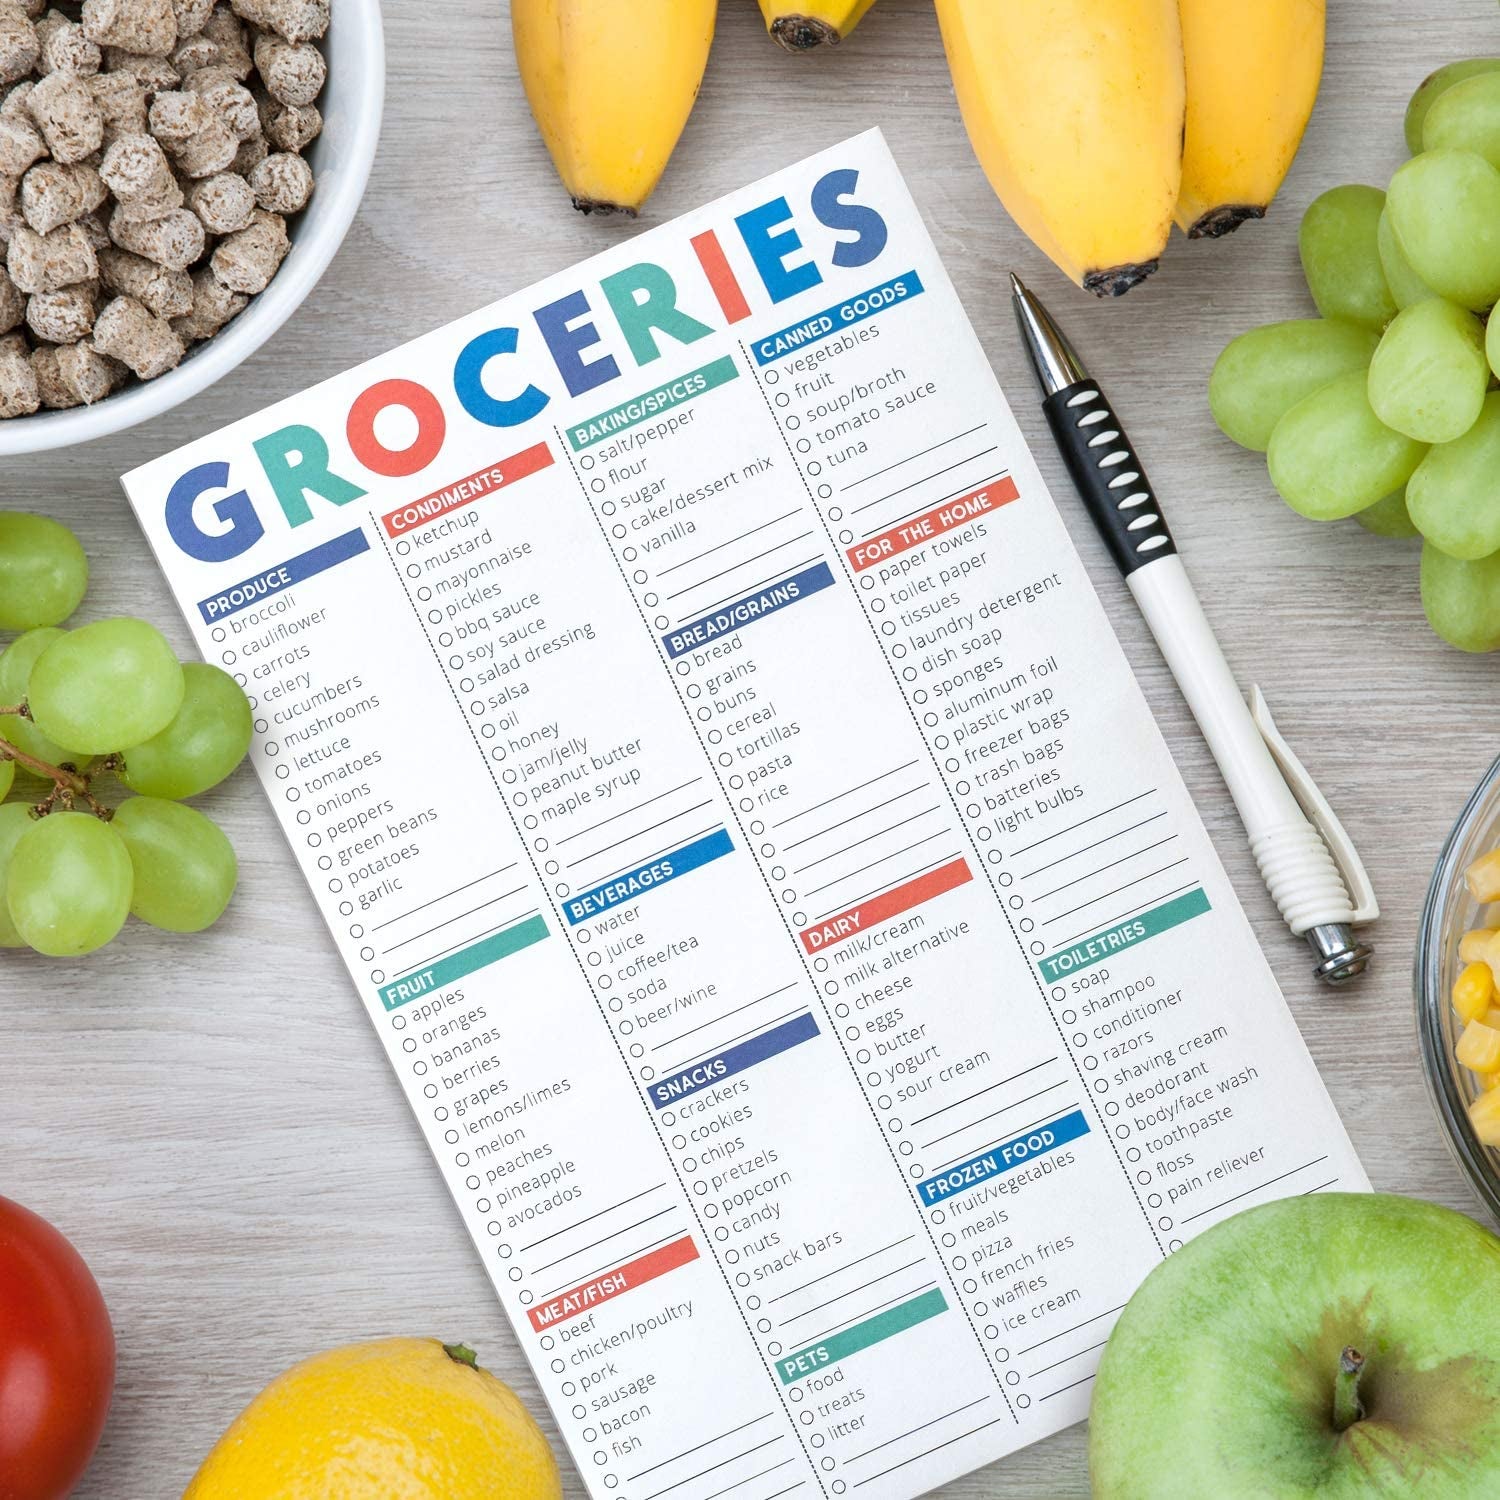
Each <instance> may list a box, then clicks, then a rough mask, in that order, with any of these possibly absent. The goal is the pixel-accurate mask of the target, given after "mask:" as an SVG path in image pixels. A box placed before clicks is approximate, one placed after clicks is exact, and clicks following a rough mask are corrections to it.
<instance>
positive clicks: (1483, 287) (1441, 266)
mask: <svg viewBox="0 0 1500 1500" xmlns="http://www.w3.org/2000/svg"><path fill="white" fill-rule="evenodd" d="M1406 140H1407V144H1408V146H1409V147H1410V149H1411V151H1412V153H1413V154H1412V159H1411V160H1410V161H1408V162H1407V163H1406V164H1405V165H1404V166H1402V167H1401V168H1400V169H1399V170H1398V171H1397V172H1396V174H1395V176H1394V177H1392V179H1391V182H1390V187H1389V190H1388V191H1387V192H1384V193H1382V192H1381V191H1380V190H1379V189H1378V188H1373V187H1361V186H1347V187H1336V188H1333V189H1331V190H1330V191H1329V192H1326V193H1324V194H1323V195H1322V197H1320V198H1318V199H1316V200H1315V201H1314V202H1313V203H1312V205H1311V206H1310V207H1309V208H1308V210H1307V213H1306V215H1305V217H1304V218H1303V220H1302V229H1301V234H1300V238H1299V244H1300V249H1301V254H1302V268H1303V272H1304V273H1305V275H1306V277H1307V284H1308V288H1309V289H1310V290H1311V292H1312V297H1313V301H1314V302H1315V303H1316V304H1317V309H1318V312H1319V313H1320V314H1321V316H1320V317H1318V318H1308V319H1297V320H1294V321H1292V322H1288V323H1273V324H1271V325H1269V326H1267V327H1265V328H1257V329H1253V330H1252V331H1251V332H1249V333H1246V334H1242V335H1241V336H1240V337H1239V338H1237V339H1235V340H1234V341H1233V342H1232V343H1231V344H1230V345H1229V346H1228V347H1227V348H1226V349H1225V350H1224V352H1223V354H1221V355H1220V356H1219V360H1218V363H1217V364H1216V365H1215V366H1214V372H1213V376H1212V378H1211V379H1210V381H1209V404H1210V405H1211V407H1212V408H1213V414H1214V418H1215V420H1216V421H1217V422H1218V424H1219V426H1220V427H1221V428H1222V429H1223V430H1224V432H1225V433H1226V434H1227V435H1228V436H1229V437H1231V438H1233V439H1234V441H1235V442H1237V443H1240V444H1241V445H1243V446H1244V447H1246V448H1253V449H1256V450H1257V451H1259V452H1263V453H1265V454H1266V459H1267V464H1268V466H1269V469H1270V474H1271V482H1272V483H1273V484H1274V485H1275V487H1276V489H1277V490H1278V491H1279V492H1280V494H1281V496H1282V498H1283V499H1284V500H1285V501H1286V502H1287V504H1288V505H1290V506H1291V507H1292V509H1293V510H1295V511H1297V512H1299V513H1300V514H1302V515H1304V516H1308V517H1310V518H1311V519H1313V520H1316V521H1334V520H1339V519H1341V518H1343V517H1345V516H1353V517H1355V519H1356V520H1358V521H1359V522H1360V523H1361V524H1362V525H1363V526H1365V527H1366V529H1368V530H1370V531H1373V532H1375V533H1376V534H1378V535H1380V536H1389V537H1415V536H1421V537H1422V539H1423V543H1422V603H1423V605H1424V607H1425V609H1426V611H1427V618H1428V621H1429V622H1430V623H1431V625H1432V628H1433V629H1434V630H1435V631H1436V632H1437V633H1438V634H1439V635H1440V636H1441V637H1442V638H1443V639H1444V640H1445V641H1448V642H1450V643H1451V644H1453V645H1455V646H1458V647H1460V648H1461V649H1462V650H1465V651H1495V650H1500V390H1496V389H1492V387H1493V386H1494V384H1495V381H1494V379H1493V377H1494V376H1495V375H1496V374H1500V318H1497V317H1494V316H1492V312H1493V309H1494V307H1495V304H1496V302H1497V301H1500V58H1497V57H1481V58H1471V59H1468V60H1466V61H1463V62H1457V63H1450V64H1449V65H1448V66H1447V67H1445V68H1441V69H1439V70H1438V71H1437V72H1436V73H1434V74H1433V75H1432V76H1431V77H1430V78H1428V79H1427V80H1426V82H1424V83H1423V84H1422V86H1421V87H1420V88H1419V89H1418V90H1417V92H1416V93H1415V94H1414V95H1413V96H1412V100H1411V103H1410V104H1409V105H1408V107H1407V111H1406Z"/></svg>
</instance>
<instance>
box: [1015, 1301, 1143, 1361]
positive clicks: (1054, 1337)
mask: <svg viewBox="0 0 1500 1500" xmlns="http://www.w3.org/2000/svg"><path fill="white" fill-rule="evenodd" d="M1124 1306H1125V1304H1124V1303H1123V1302H1122V1303H1121V1304H1120V1306H1119V1307H1106V1308H1105V1309H1104V1311H1103V1312H1101V1313H1095V1314H1094V1316H1093V1317H1092V1318H1085V1319H1084V1320H1083V1322H1081V1323H1075V1324H1074V1325H1073V1326H1072V1327H1071V1328H1064V1329H1063V1331H1062V1332H1061V1333H1050V1334H1048V1335H1047V1337H1046V1338H1044V1339H1038V1340H1037V1341H1036V1343H1034V1344H1028V1345H1027V1346H1026V1347H1025V1348H1024V1349H1017V1350H1016V1353H1017V1355H1021V1354H1032V1353H1035V1351H1036V1350H1038V1349H1042V1348H1045V1347H1046V1346H1047V1345H1048V1344H1055V1343H1056V1342H1057V1341H1058V1339H1065V1338H1067V1336H1068V1335H1069V1334H1070V1333H1077V1332H1078V1330H1079V1329H1080V1328H1087V1327H1088V1326H1089V1324H1090V1323H1097V1322H1098V1321H1099V1319H1100V1318H1107V1317H1109V1315H1110V1314H1111V1313H1117V1312H1119V1311H1120V1310H1121V1308H1123V1307H1124Z"/></svg>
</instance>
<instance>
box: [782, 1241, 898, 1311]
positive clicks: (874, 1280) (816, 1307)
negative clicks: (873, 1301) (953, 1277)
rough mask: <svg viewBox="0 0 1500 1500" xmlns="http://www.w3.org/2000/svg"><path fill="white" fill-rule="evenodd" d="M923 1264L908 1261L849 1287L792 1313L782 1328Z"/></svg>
mask: <svg viewBox="0 0 1500 1500" xmlns="http://www.w3.org/2000/svg"><path fill="white" fill-rule="evenodd" d="M924 1263H925V1257H923V1256H920V1255H919V1256H918V1257H917V1258H916V1260H909V1261H907V1263H906V1264H905V1265H904V1266H897V1267H896V1268H895V1269H894V1270H891V1271H882V1272H881V1273H880V1275H879V1276H873V1277H871V1278H870V1280H869V1281H862V1282H860V1284H859V1285H858V1286H851V1287H850V1288H849V1290H848V1291H847V1292H840V1293H839V1294H838V1296H836V1297H830V1298H829V1299H828V1300H827V1301H826V1302H814V1303H813V1305H812V1306H811V1307H804V1308H803V1309H802V1311H801V1312H799V1313H793V1314H792V1315H791V1317H789V1318H785V1319H783V1320H782V1323H781V1326H782V1327H783V1328H790V1327H791V1326H792V1324H793V1323H795V1322H797V1321H798V1320H799V1319H801V1318H810V1317H811V1316H812V1315H813V1314H814V1313H815V1312H822V1311H823V1309H824V1308H825V1307H832V1306H833V1305H834V1303H835V1302H842V1301H843V1300H844V1298H845V1297H852V1296H854V1295H855V1293H856V1292H863V1291H867V1290H868V1289H869V1288H870V1287H872V1286H879V1285H880V1283H881V1282H882V1281H886V1280H889V1278H890V1277H892V1276H899V1275H900V1274H901V1273H902V1272H903V1271H910V1270H913V1269H915V1268H916V1267H917V1266H920V1265H923V1264H924Z"/></svg>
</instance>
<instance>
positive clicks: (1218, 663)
mask: <svg viewBox="0 0 1500 1500" xmlns="http://www.w3.org/2000/svg"><path fill="white" fill-rule="evenodd" d="M1125 581H1126V583H1127V584H1129V586H1130V591H1131V593H1132V594H1134V595H1135V600H1136V603H1137V604H1138V605H1139V606H1140V610H1141V613H1142V614H1143V615H1145V617H1146V622H1147V624H1148V625H1150V627H1151V633H1152V635H1154V636H1155V637H1156V643H1157V645H1158V646H1159V647H1160V648H1161V653H1162V655H1163V656H1164V657H1165V658H1166V661H1167V665H1168V666H1169V667H1171V669H1172V675H1173V676H1174V677H1175V678H1176V679H1177V685H1178V687H1179V688H1181V690H1182V696H1183V697H1184V698H1185V699H1186V700H1187V704H1188V707H1189V708H1190V709H1192V711H1193V717H1194V718H1195V719H1196V720H1197V721H1198V727H1199V729H1201V730H1202V732H1203V738H1204V739H1205V740H1207V741H1208V747H1209V749H1210V750H1211V751H1212V752H1213V757H1214V759H1215V760H1216V761H1217V762H1218V765H1219V770H1220V771H1221V772H1222V773H1223V776H1224V781H1225V784H1226V785H1227V786H1228V788H1229V793H1230V795H1231V796H1232V797H1233V798H1234V805H1235V807H1236V808H1238V810H1239V814H1240V820H1241V822H1243V823H1244V825H1245V832H1246V833H1247V834H1248V835H1249V839H1250V848H1251V850H1252V852H1253V853H1254V855H1255V861H1256V864H1257V865H1258V866H1259V867H1260V872H1261V876H1262V878H1263V879H1264V880H1265V882H1266V886H1267V887H1268V889H1269V890H1270V892H1271V895H1272V898H1273V899H1274V900H1275V902H1276V905H1277V907H1278V908H1279V909H1280V911H1281V914H1282V916H1283V917H1284V918H1285V919H1286V922H1287V925H1288V926H1289V927H1290V928H1291V929H1292V931H1293V932H1294V933H1296V934H1297V935H1298V936H1301V935H1302V934H1303V933H1304V932H1306V931H1308V929H1309V928H1312V927H1320V926H1324V925H1328V924H1332V923H1340V922H1342V923H1348V922H1351V921H1352V920H1353V918H1354V909H1353V906H1352V904H1351V902H1350V899H1349V893H1348V891H1347V890H1346V889H1345V887H1344V882H1343V879H1342V877H1341V876H1340V875H1339V871H1338V866H1337V865H1335V864H1334V862H1333V858H1332V856H1331V855H1330V854H1329V852H1328V847H1327V845H1326V844H1325V843H1324V842H1323V839H1322V837H1321V835H1320V834H1319V833H1318V831H1317V829H1316V828H1314V827H1313V826H1312V824H1311V823H1309V822H1308V820H1307V818H1306V816H1305V815H1304V814H1303V812H1302V809H1301V807H1300V806H1299V805H1298V803H1297V799H1296V798H1295V797H1294V796H1293V795H1292V791H1291V788H1290V787H1288V786H1287V784H1286V779H1285V777H1284V776H1283V775H1282V773H1281V770H1280V768H1279V767H1278V766H1277V764H1276V762H1275V760H1274V759H1273V758H1272V756H1271V752H1270V751H1269V750H1268V749H1267V748H1266V743H1265V741H1264V740H1263V739H1262V738H1261V734H1260V730H1259V729H1257V728H1256V725H1255V721H1254V719H1252V718H1251V717H1250V710H1249V708H1248V707H1247V706H1246V703H1245V699H1244V696H1243V694H1242V693H1241V692H1240V688H1239V684H1238V683H1236V682H1235V680H1234V673H1233V672H1231V671H1230V669H1229V663H1228V662H1227V661H1225V659H1224V653H1223V651H1222V650H1221V649H1220V647H1219V642H1218V638H1217V637H1216V636H1215V635H1214V632H1213V627H1212V626H1211V625H1210V624H1209V623H1208V617H1207V616H1206V615H1205V614H1204V613H1203V606H1202V604H1201V603H1200V602H1199V600H1198V595H1197V592H1196V591H1195V590H1194V588H1193V585H1192V581H1191V580H1190V579H1189V578H1188V576H1187V571H1186V569H1185V568H1184V567H1183V566H1182V559H1181V558H1180V557H1178V556H1177V555H1176V554H1175V553H1174V554H1172V555H1170V556H1166V557H1161V558H1158V559H1157V561H1155V562H1153V563H1149V564H1147V565H1146V566H1144V567H1139V568H1136V569H1135V570H1134V571H1133V572H1131V573H1129V574H1127V575H1126V579H1125Z"/></svg>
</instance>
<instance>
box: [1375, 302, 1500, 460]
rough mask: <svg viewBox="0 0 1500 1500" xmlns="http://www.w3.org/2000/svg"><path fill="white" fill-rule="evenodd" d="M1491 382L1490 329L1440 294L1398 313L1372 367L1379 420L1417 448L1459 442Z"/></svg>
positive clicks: (1482, 401)
mask: <svg viewBox="0 0 1500 1500" xmlns="http://www.w3.org/2000/svg"><path fill="white" fill-rule="evenodd" d="M1489 384H1490V367H1489V362H1488V361H1487V360H1486V359H1485V354H1484V324H1483V323H1481V322H1480V321H1479V319H1478V318H1476V317H1475V316H1474V314H1473V313H1471V312H1465V311H1464V310H1463V308H1461V307H1455V306H1454V305H1453V304H1452V303H1451V302H1444V301H1442V299H1441V298H1438V297H1429V298H1428V300H1427V301H1426V302H1416V303H1413V304H1412V306H1410V307H1408V308H1406V309H1405V310H1404V311H1403V312H1399V313H1397V314H1396V317H1395V319H1394V320H1393V321H1392V323H1391V326H1390V327H1389V328H1387V329H1386V331H1385V336H1384V337H1383V338H1382V339H1381V341H1380V347H1379V348H1378V349H1377V350H1376V351H1375V358H1374V359H1373V360H1372V361H1371V362H1370V405H1371V407H1372V408H1373V409H1374V412H1375V415H1376V416H1377V417H1379V418H1380V420H1381V421H1382V422H1384V423H1385V425H1386V426H1387V427H1394V428H1395V429H1396V431H1397V432H1404V433H1405V434H1406V436H1407V437H1409V438H1415V439H1416V440H1417V441H1418V442H1419V443H1451V442H1452V441H1453V440H1454V439H1455V438H1461V437H1462V436H1463V435H1464V433H1466V432H1467V431H1468V430H1469V429H1470V428H1471V427H1472V426H1473V425H1474V423H1475V421H1476V420H1477V419H1478V416H1479V409H1480V407H1481V406H1483V405H1484V393H1485V391H1487V390H1488V389H1489Z"/></svg>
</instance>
